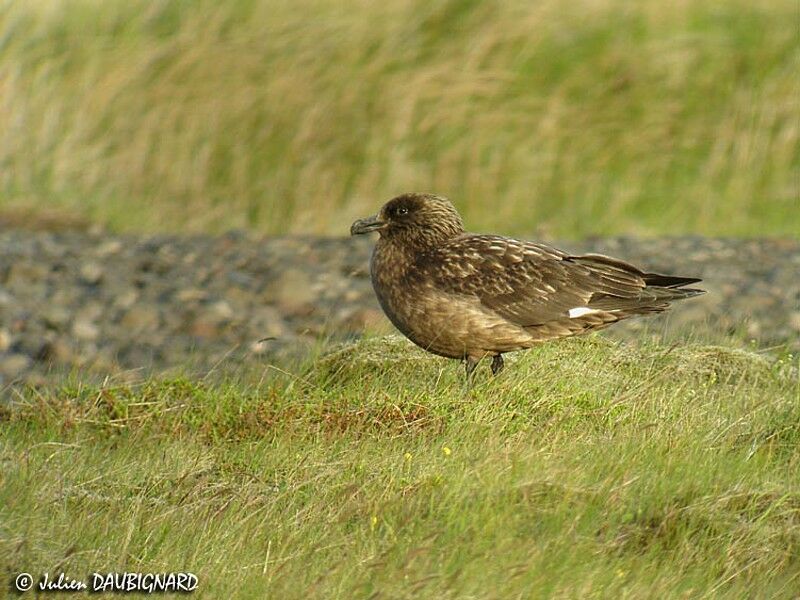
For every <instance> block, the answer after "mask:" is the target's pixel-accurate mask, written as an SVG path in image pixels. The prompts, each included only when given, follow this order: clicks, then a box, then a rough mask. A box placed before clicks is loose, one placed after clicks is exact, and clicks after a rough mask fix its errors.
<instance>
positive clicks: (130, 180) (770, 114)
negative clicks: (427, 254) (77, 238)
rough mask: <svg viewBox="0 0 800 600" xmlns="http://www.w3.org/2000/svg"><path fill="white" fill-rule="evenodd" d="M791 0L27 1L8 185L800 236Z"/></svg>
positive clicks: (285, 214)
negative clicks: (419, 204)
mask: <svg viewBox="0 0 800 600" xmlns="http://www.w3.org/2000/svg"><path fill="white" fill-rule="evenodd" d="M798 17H800V9H798V5H797V2H796V1H795V0H770V2H759V3H753V2H747V1H745V0H729V1H726V2H718V1H715V0H691V1H690V0H683V1H679V2H662V1H661V0H645V1H642V2H636V3H632V2H628V1H626V0H577V1H576V2H571V3H564V2H560V1H559V0H543V1H541V2H536V3H531V2H527V1H524V0H510V1H503V2H500V1H486V2H480V1H476V0H449V1H442V2H434V3H431V2H422V1H408V0H385V1H383V2H371V1H367V0H351V1H350V2H340V1H338V0H303V2H301V3H299V4H298V3H296V2H288V1H285V0H272V1H266V0H264V1H260V0H231V1H229V2H225V3H218V2H212V1H209V0H198V1H194V2H177V1H176V2H160V1H156V0H151V1H149V2H144V3H141V2H139V3H129V2H123V1H121V0H29V1H27V2H6V3H4V4H3V5H2V8H0V103H1V104H0V206H6V207H9V206H13V207H21V208H23V209H30V210H32V211H34V212H35V211H37V210H41V209H44V208H48V209H52V208H57V209H62V210H63V211H64V212H68V213H71V214H80V215H85V216H87V217H88V218H91V219H93V220H98V221H100V222H103V223H106V224H108V225H110V226H112V227H114V228H117V229H156V230H176V229H179V230H191V231H198V230H212V231H216V230H221V229H227V228H231V227H253V228H257V229H260V230H263V231H267V232H273V233H279V232H287V231H294V232H300V231H303V232H316V233H344V232H346V229H347V226H348V225H349V223H350V222H351V220H352V219H353V218H355V217H356V216H361V215H363V214H365V213H368V212H371V211H373V210H374V209H375V208H376V207H377V205H379V203H381V202H382V201H383V200H385V199H386V198H388V197H390V196H392V195H393V194H396V193H398V192H402V191H407V190H428V191H435V192H438V193H442V194H446V195H448V196H450V197H452V198H453V199H454V201H455V202H456V203H457V205H458V206H459V207H460V208H461V209H462V210H463V211H464V213H465V216H466V219H467V222H468V224H469V225H470V226H471V227H473V228H475V229H497V230H502V231H505V232H514V233H523V232H527V233H530V232H532V231H533V230H536V229H539V230H541V231H542V232H544V233H547V234H551V235H558V236H580V235H587V234H594V233H618V232H628V233H636V234H651V233H652V234H655V233H681V232H696V233H703V234H716V235H766V234H775V235H780V234H789V235H796V234H797V233H798V232H800V191H799V190H798V187H799V186H800V184H798V178H800V150H799V148H800V79H799V78H798V77H797V72H798V67H800V40H798V32H797V22H798Z"/></svg>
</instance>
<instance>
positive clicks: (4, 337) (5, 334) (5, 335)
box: [0, 327, 14, 352]
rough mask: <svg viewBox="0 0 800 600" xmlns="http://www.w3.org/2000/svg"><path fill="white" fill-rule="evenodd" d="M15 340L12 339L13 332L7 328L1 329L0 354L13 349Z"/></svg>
mask: <svg viewBox="0 0 800 600" xmlns="http://www.w3.org/2000/svg"><path fill="white" fill-rule="evenodd" d="M13 341H14V338H13V337H11V332H10V331H9V330H8V329H6V328H5V327H0V352H5V351H6V350H8V349H9V348H10V347H11V343H12V342H13Z"/></svg>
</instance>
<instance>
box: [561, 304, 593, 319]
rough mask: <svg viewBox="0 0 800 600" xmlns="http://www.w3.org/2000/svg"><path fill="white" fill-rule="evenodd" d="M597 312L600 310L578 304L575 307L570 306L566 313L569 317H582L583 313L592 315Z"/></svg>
mask: <svg viewBox="0 0 800 600" xmlns="http://www.w3.org/2000/svg"><path fill="white" fill-rule="evenodd" d="M598 312H600V311H599V310H596V309H594V308H589V307H588V306H578V307H576V308H570V309H569V313H568V314H569V318H570V319H577V318H578V317H582V316H584V315H592V314H594V313H598Z"/></svg>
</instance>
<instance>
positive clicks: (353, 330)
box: [0, 229, 800, 391]
mask: <svg viewBox="0 0 800 600" xmlns="http://www.w3.org/2000/svg"><path fill="white" fill-rule="evenodd" d="M373 243H374V241H373V240H371V239H367V238H363V237H358V238H310V237H282V238H264V237H258V236H257V235H255V234H249V233H241V232H234V233H230V234H227V235H223V236H218V237H212V236H191V237H190V236H183V237H178V236H138V237H137V236H116V235H109V234H105V233H101V232H97V231H89V232H86V231H70V230H67V231H28V230H24V229H5V230H0V387H2V388H3V389H5V390H6V391H7V390H9V389H10V388H11V387H12V386H13V385H14V384H17V383H20V382H24V383H28V384H34V385H47V384H53V383H58V382H60V381H61V380H62V379H63V378H64V376H65V375H68V374H72V375H73V376H77V377H78V378H79V379H81V380H99V379H102V378H104V377H107V376H113V377H114V378H117V379H120V380H123V381H125V380H136V379H140V378H141V377H143V376H146V375H148V374H150V373H153V372H164V371H169V370H175V369H177V370H183V371H186V370H187V369H188V370H190V371H192V372H194V373H206V372H208V371H209V370H210V369H222V370H224V369H225V368H228V367H235V366H241V365H256V366H258V365H266V364H268V363H270V362H275V361H282V360H285V359H288V358H291V357H298V356H302V355H303V354H305V353H306V352H307V351H308V349H309V348H310V347H312V346H313V345H314V344H315V343H317V340H319V339H320V338H321V337H322V338H326V339H346V338H352V337H356V336H359V335H361V334H362V333H363V332H364V331H365V330H371V331H389V330H391V327H390V326H389V325H388V323H387V322H386V320H385V318H384V316H383V314H382V312H381V311H380V308H379V307H378V305H377V302H376V300H375V297H374V294H373V292H372V288H371V285H370V282H369V272H368V269H369V267H368V262H369V253H370V250H371V247H372V244H373ZM556 245H558V246H560V247H562V248H565V249H567V250H570V251H574V252H589V251H591V252H602V253H605V254H609V255H612V256H617V257H620V258H624V259H627V260H630V261H631V262H634V263H636V264H639V265H642V266H644V267H646V268H648V269H650V270H654V271H660V272H665V273H676V274H680V275H687V276H699V277H702V278H703V279H704V280H705V281H704V283H703V287H704V288H705V289H707V290H708V292H709V293H708V294H706V295H705V296H702V297H700V298H697V299H693V300H690V301H687V302H685V303H682V304H680V305H678V306H676V307H675V309H674V310H673V311H672V312H671V313H669V315H668V316H662V317H657V318H655V319H646V320H639V321H632V322H629V323H630V324H625V325H623V326H621V327H616V328H612V329H611V330H609V331H610V332H612V333H611V334H612V335H616V336H622V337H628V338H636V339H641V338H642V337H645V336H652V335H655V336H656V337H660V338H663V337H667V338H670V337H673V338H674V337H680V336H685V335H686V332H687V331H691V332H692V334H693V335H694V336H695V337H699V338H701V339H722V338H723V337H724V336H730V335H732V334H733V335H735V336H736V337H738V338H739V339H742V340H751V339H752V340H755V341H756V343H757V344H759V345H761V346H762V347H767V346H782V347H786V346H788V348H789V349H791V350H793V351H796V350H798V349H800V242H798V241H796V240H731V239H706V238H700V237H680V238H661V239H647V240H641V239H633V238H606V239H591V240H585V241H582V242H565V243H560V244H556Z"/></svg>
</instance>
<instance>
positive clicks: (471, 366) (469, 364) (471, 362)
mask: <svg viewBox="0 0 800 600" xmlns="http://www.w3.org/2000/svg"><path fill="white" fill-rule="evenodd" d="M479 362H480V359H478V358H473V357H472V356H467V357H466V358H465V359H464V367H465V368H466V371H467V387H470V385H471V384H472V375H473V373H474V372H475V367H477V366H478V363H479Z"/></svg>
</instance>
